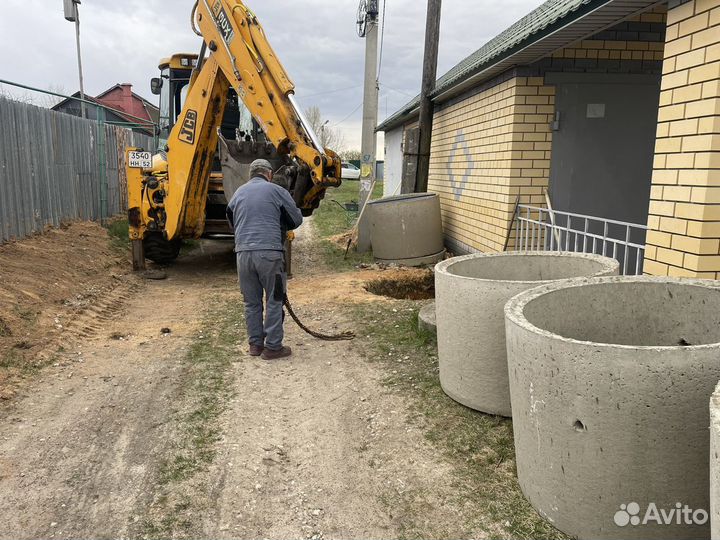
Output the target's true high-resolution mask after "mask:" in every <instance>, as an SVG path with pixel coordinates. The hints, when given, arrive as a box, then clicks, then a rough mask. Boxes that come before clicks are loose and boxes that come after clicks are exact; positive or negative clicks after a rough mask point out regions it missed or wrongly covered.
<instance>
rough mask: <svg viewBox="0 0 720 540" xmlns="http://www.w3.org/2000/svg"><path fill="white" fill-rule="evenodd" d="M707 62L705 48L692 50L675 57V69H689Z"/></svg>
mask: <svg viewBox="0 0 720 540" xmlns="http://www.w3.org/2000/svg"><path fill="white" fill-rule="evenodd" d="M704 62H705V49H699V50H694V51H690V52H688V53H685V54H681V55H680V56H678V57H677V58H676V59H675V69H678V70H680V69H687V68H690V67H695V66H699V65H700V64H703V63H704Z"/></svg>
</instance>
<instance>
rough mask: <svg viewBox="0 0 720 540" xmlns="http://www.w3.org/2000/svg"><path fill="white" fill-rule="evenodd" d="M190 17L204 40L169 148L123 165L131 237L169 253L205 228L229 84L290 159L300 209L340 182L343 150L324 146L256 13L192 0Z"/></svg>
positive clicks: (230, 2)
mask: <svg viewBox="0 0 720 540" xmlns="http://www.w3.org/2000/svg"><path fill="white" fill-rule="evenodd" d="M193 23H194V25H196V26H197V28H198V29H199V31H198V33H199V34H200V35H201V36H202V38H203V47H202V51H201V54H200V57H199V58H198V65H197V68H196V69H195V70H194V71H193V73H192V76H191V78H190V84H189V85H188V91H187V97H186V98H185V101H184V104H183V110H182V112H181V113H180V115H179V116H178V119H177V122H176V123H175V125H174V127H173V129H172V131H171V132H170V134H169V137H168V142H167V148H166V151H167V155H166V156H164V155H162V154H159V155H157V156H155V158H154V159H153V166H152V168H151V169H145V170H144V171H142V172H141V171H139V170H137V169H135V170H133V169H131V168H130V167H128V192H129V201H130V202H131V204H130V208H129V212H128V217H129V222H130V238H131V239H132V240H133V241H135V242H136V243H138V242H140V243H142V242H145V243H146V244H147V242H148V241H149V240H152V242H153V245H154V246H156V248H157V246H159V247H160V248H162V249H163V250H165V251H167V254H168V257H167V258H168V259H171V258H172V256H173V255H175V254H176V249H175V248H176V246H177V245H179V244H178V242H179V240H180V238H183V237H199V236H200V235H202V233H203V231H204V228H205V209H206V200H207V197H208V187H209V180H210V173H211V170H212V163H213V160H214V157H215V153H216V151H217V147H218V131H219V128H220V126H221V123H222V120H223V114H224V112H225V109H226V106H227V96H228V91H229V90H230V88H233V89H234V90H235V92H236V93H237V95H238V97H239V98H240V99H241V100H242V102H243V103H244V104H245V106H246V108H247V109H248V110H249V111H250V113H251V114H252V116H253V118H254V119H255V121H256V122H257V123H258V125H259V126H260V127H261V129H262V130H263V132H264V133H265V136H266V138H267V140H268V141H269V142H270V143H272V145H273V146H274V147H275V148H276V150H277V154H278V155H279V156H280V157H282V158H283V160H284V162H286V163H289V164H291V165H289V166H288V167H289V169H288V170H289V171H290V172H289V173H288V174H289V176H290V177H291V182H290V181H289V182H290V183H291V186H290V185H289V186H287V187H288V189H290V190H291V193H292V194H293V197H294V199H295V201H296V203H297V205H298V207H300V209H301V210H302V211H303V213H304V214H305V215H309V214H311V213H312V211H313V209H315V208H317V206H318V205H319V203H320V200H321V199H322V197H323V196H324V193H325V189H326V188H328V187H334V186H338V185H340V183H341V167H342V165H341V161H340V158H339V157H338V156H337V154H335V153H334V152H332V151H331V150H329V149H326V148H323V147H322V144H321V142H320V140H319V139H318V137H317V135H316V134H315V133H314V132H313V129H312V127H311V126H310V124H309V122H308V121H307V119H306V118H305V116H304V114H303V113H302V110H301V109H300V107H299V106H298V105H297V102H296V101H295V99H294V91H295V86H294V84H293V82H292V80H291V79H290V77H289V75H288V74H287V72H286V71H285V68H284V67H283V66H282V64H281V62H280V61H279V60H278V58H277V56H276V54H275V52H274V51H273V49H272V47H271V46H270V43H269V42H268V40H267V37H266V35H265V32H264V30H263V28H262V26H261V25H260V23H259V22H258V20H257V17H256V16H255V14H254V13H253V12H252V11H250V9H249V8H248V7H247V6H246V5H245V4H244V3H243V2H242V1H241V0H196V4H195V7H194V8H193ZM207 51H209V55H208V57H207V58H205V53H206V52H207ZM134 150H137V149H128V151H129V152H132V151H134ZM129 161H130V160H128V162H129ZM231 195H232V194H226V197H227V198H228V199H229V198H230V196H231ZM168 244H170V246H169V247H168ZM156 251H157V249H156ZM164 254H165V253H162V255H163V258H165V257H164ZM154 260H155V259H154Z"/></svg>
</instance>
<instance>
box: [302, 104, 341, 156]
mask: <svg viewBox="0 0 720 540" xmlns="http://www.w3.org/2000/svg"><path fill="white" fill-rule="evenodd" d="M305 116H307V119H308V122H310V125H311V126H312V128H313V130H314V131H315V133H317V136H318V137H320V142H321V143H322V145H323V148H329V149H330V150H334V151H335V152H339V151H340V150H341V149H342V148H343V146H345V138H344V137H343V134H342V132H341V131H340V130H339V129H337V128H334V127H332V126H330V123H329V122H327V121H326V120H324V119H323V116H322V112H320V107H309V108H308V109H306V110H305Z"/></svg>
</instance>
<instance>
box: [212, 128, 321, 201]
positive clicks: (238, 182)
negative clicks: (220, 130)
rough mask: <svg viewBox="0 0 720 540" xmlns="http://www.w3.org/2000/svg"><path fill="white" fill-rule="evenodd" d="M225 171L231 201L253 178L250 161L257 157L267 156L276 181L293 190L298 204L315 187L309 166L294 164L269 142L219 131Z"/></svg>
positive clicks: (265, 157) (225, 187)
mask: <svg viewBox="0 0 720 540" xmlns="http://www.w3.org/2000/svg"><path fill="white" fill-rule="evenodd" d="M218 148H219V154H220V164H221V165H222V172H223V187H224V190H225V197H226V199H227V201H228V202H229V201H230V199H231V198H232V196H233V195H234V194H235V192H236V191H237V190H238V188H239V187H240V186H242V185H243V184H245V183H246V182H248V181H249V180H250V164H251V163H252V162H253V161H255V160H256V159H266V160H268V161H269V162H270V164H271V165H272V166H273V170H274V171H275V174H274V176H273V180H272V181H273V183H274V184H277V185H279V186H281V187H283V188H285V189H287V190H288V191H289V192H290V195H292V197H293V199H294V200H295V203H296V204H297V205H298V207H300V206H301V204H302V201H303V197H304V196H305V194H306V193H307V191H308V189H309V188H310V187H312V185H313V184H312V180H310V174H309V170H308V169H307V168H302V169H300V170H298V167H297V166H296V165H294V164H293V162H292V160H290V159H289V158H288V157H287V156H281V155H278V153H277V151H276V150H275V147H274V146H273V145H272V144H270V143H262V142H249V141H242V140H231V139H226V138H225V137H223V136H222V134H221V135H220V143H219V144H218Z"/></svg>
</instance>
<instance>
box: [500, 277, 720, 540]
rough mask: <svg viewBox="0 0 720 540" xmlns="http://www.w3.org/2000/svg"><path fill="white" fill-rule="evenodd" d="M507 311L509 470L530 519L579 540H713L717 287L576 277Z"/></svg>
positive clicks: (719, 375) (719, 346) (719, 348)
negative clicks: (711, 402)
mask: <svg viewBox="0 0 720 540" xmlns="http://www.w3.org/2000/svg"><path fill="white" fill-rule="evenodd" d="M505 315H506V324H507V328H506V332H507V351H508V368H509V372H510V393H511V398H512V409H513V431H514V436H515V448H516V461H517V474H518V479H519V482H520V487H521V488H522V490H523V493H524V494H525V496H526V497H527V498H528V500H529V501H530V502H531V504H532V505H533V506H534V507H535V508H536V509H537V510H538V512H540V514H541V515H543V516H545V517H546V518H547V519H548V520H549V521H551V522H552V523H553V524H554V525H555V526H556V527H557V528H558V529H560V530H561V531H563V532H565V533H567V534H569V535H571V536H576V537H578V538H618V539H621V538H622V539H633V538H658V539H659V538H673V539H684V538H709V533H710V526H709V522H708V521H707V512H708V511H709V510H710V508H709V500H708V499H709V470H708V469H709V444H710V442H709V436H708V425H709V422H710V420H709V413H708V398H709V396H710V395H711V394H712V392H713V387H714V385H715V384H716V383H717V381H718V379H720V282H718V281H709V280H681V279H675V278H649V277H625V278H621V277H610V278H596V279H575V280H569V281H564V282H560V283H555V284H549V285H545V286H541V287H538V288H535V289H532V290H530V291H526V292H524V293H522V294H520V295H518V296H516V297H515V298H513V299H512V300H511V301H510V302H509V303H508V305H507V306H506V308H505ZM678 504H679V505H680V507H679V508H678V507H677V505H678ZM673 511H675V512H676V513H675V514H670V513H671V512H673ZM686 511H687V516H689V517H687V518H686ZM663 512H664V514H663ZM677 512H679V513H681V514H682V516H681V517H680V518H678V519H679V521H678V520H677V519H676V518H677V517H678V514H677ZM663 515H664V516H665V517H663ZM658 516H659V517H658ZM656 518H657V519H656ZM658 520H660V522H658ZM687 521H689V522H690V523H686V522H687Z"/></svg>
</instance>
